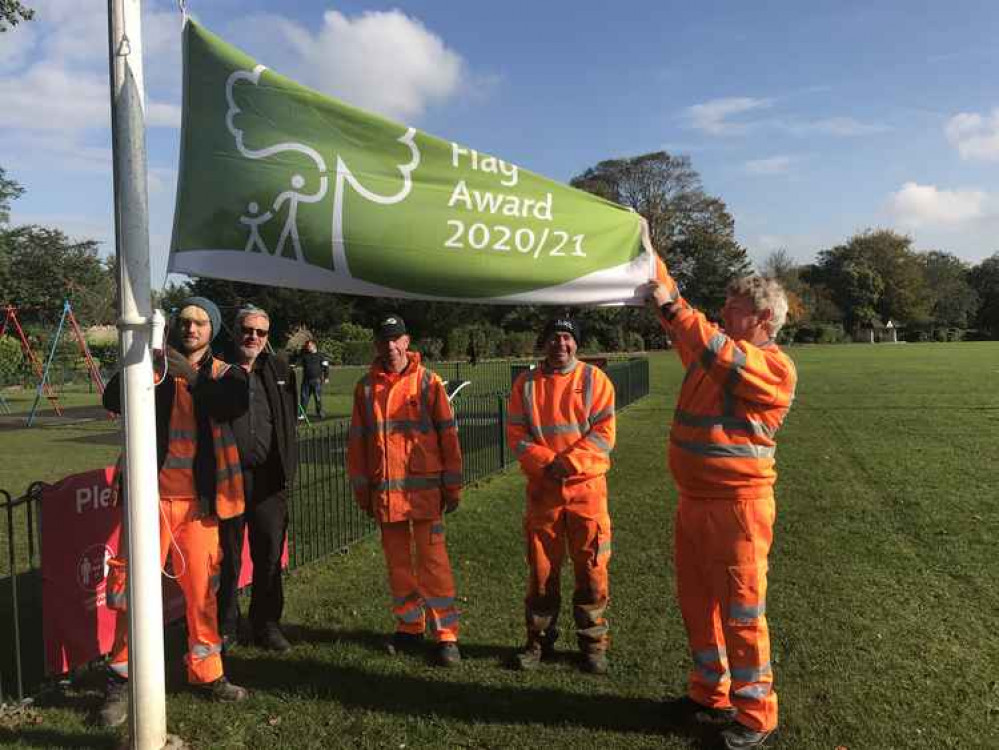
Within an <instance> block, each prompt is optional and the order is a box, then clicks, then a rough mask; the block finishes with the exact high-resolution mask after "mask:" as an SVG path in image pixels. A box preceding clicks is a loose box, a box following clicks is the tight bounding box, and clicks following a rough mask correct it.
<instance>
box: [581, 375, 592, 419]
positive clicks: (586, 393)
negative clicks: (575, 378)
mask: <svg viewBox="0 0 999 750" xmlns="http://www.w3.org/2000/svg"><path fill="white" fill-rule="evenodd" d="M591 411H593V365H583V413H584V414H586V415H587V417H586V429H587V430H588V429H590V425H591V424H592V419H591V418H590V416H589V415H590V412H591Z"/></svg>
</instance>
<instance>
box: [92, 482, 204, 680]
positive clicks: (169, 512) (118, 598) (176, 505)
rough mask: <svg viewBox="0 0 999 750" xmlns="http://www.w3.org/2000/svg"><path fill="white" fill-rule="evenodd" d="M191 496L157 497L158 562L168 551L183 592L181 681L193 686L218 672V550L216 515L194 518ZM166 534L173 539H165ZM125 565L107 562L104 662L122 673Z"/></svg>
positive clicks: (162, 562) (118, 561)
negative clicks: (111, 615)
mask: <svg viewBox="0 0 999 750" xmlns="http://www.w3.org/2000/svg"><path fill="white" fill-rule="evenodd" d="M197 513H198V500H197V498H168V499H163V500H160V567H163V566H164V565H166V561H167V556H168V555H170V557H171V559H170V562H171V567H172V568H173V575H175V576H176V577H177V583H178V584H180V588H181V591H183V592H184V606H185V610H186V615H187V656H185V657H184V661H185V662H186V663H187V681H188V682H190V683H191V684H194V685H198V684H204V683H208V682H214V681H215V680H217V679H218V678H219V677H221V676H222V675H223V670H222V639H221V638H220V637H219V628H218V610H217V606H216V600H215V596H216V593H217V591H218V587H219V572H220V564H221V562H222V552H221V549H220V546H219V527H218V519H217V518H215V516H207V517H200V518H199V517H198V515H197ZM171 538H172V540H173V541H171ZM124 571H125V564H124V560H123V559H121V558H117V559H115V560H113V561H111V562H110V571H109V575H108V606H110V607H111V608H112V609H117V610H118V617H117V619H116V620H115V633H114V643H113V644H112V646H111V654H110V662H111V663H110V667H111V670H112V671H113V672H114V673H115V674H117V675H119V676H120V677H128V612H127V611H125V606H124V601H123V600H124V592H125V576H124Z"/></svg>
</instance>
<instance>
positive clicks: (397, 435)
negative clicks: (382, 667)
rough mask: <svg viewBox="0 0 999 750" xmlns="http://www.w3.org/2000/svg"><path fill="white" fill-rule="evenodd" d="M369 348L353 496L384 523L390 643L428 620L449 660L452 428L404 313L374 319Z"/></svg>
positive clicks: (453, 630)
mask: <svg viewBox="0 0 999 750" xmlns="http://www.w3.org/2000/svg"><path fill="white" fill-rule="evenodd" d="M375 347H376V351H377V356H376V357H375V360H374V362H373V363H372V364H371V368H370V369H369V370H368V373H367V374H366V375H365V376H364V377H362V378H361V379H360V380H359V381H358V383H357V387H356V388H355V389H354V409H353V414H352V416H351V420H350V438H349V443H348V459H347V460H348V471H349V474H350V483H351V486H352V487H353V490H354V498H355V500H356V501H357V504H358V505H359V506H360V508H361V509H362V510H363V511H364V512H365V513H367V514H368V515H369V516H371V517H372V518H374V519H375V520H376V521H378V524H379V527H380V529H381V538H382V549H383V550H384V553H385V562H386V564H387V565H388V576H389V588H390V589H391V591H392V597H393V606H392V612H393V614H394V615H395V619H396V625H395V633H394V634H393V636H392V640H391V643H390V648H391V650H392V651H393V652H396V651H408V650H412V649H413V648H414V647H416V646H417V645H418V644H419V643H420V642H421V641H422V639H423V633H424V630H425V629H426V626H427V625H428V624H429V627H430V630H431V632H432V633H433V635H434V638H435V639H436V641H437V651H436V655H435V658H436V663H437V664H438V665H440V666H444V667H450V666H454V665H455V664H457V663H458V662H459V661H460V660H461V653H460V651H459V650H458V617H459V615H458V609H457V607H456V606H455V589H454V578H453V575H452V572H451V562H450V560H449V559H448V554H447V546H446V545H445V540H444V520H443V513H445V512H447V513H450V512H452V511H454V510H455V509H457V507H458V503H459V502H460V501H461V485H462V464H461V446H460V444H459V442H458V429H457V425H456V423H455V419H454V413H453V412H452V411H451V404H450V403H449V402H448V399H447V394H446V392H445V390H444V385H443V383H442V382H441V379H440V377H438V376H437V375H436V374H435V373H433V372H431V371H430V370H428V369H426V368H425V367H424V366H423V365H422V364H421V362H420V355H419V354H417V353H416V352H410V351H409V336H408V335H407V333H406V324H405V323H404V322H403V320H402V318H400V317H399V316H398V315H389V316H387V317H385V318H384V319H382V320H381V321H380V322H379V323H378V325H377V326H376V327H375ZM428 621H429V622H428Z"/></svg>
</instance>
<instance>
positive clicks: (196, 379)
mask: <svg viewBox="0 0 999 750" xmlns="http://www.w3.org/2000/svg"><path fill="white" fill-rule="evenodd" d="M220 324H221V315H220V314H219V310H218V308H217V307H216V306H215V304H214V303H213V302H211V300H207V299H205V298H204V297H189V298H188V299H186V300H184V301H183V302H182V303H181V305H180V312H179V313H178V314H177V317H176V319H175V320H174V328H173V335H172V336H171V343H172V346H170V347H167V350H166V359H167V372H166V374H165V375H164V376H163V378H162V380H161V382H159V383H158V385H157V387H156V446H157V456H158V462H159V463H158V465H159V495H160V559H161V565H165V564H166V561H167V558H168V557H169V558H170V560H171V565H172V569H173V575H175V576H176V578H177V583H178V584H180V588H181V590H182V591H183V592H184V605H185V611H186V612H185V613H186V617H187V643H188V652H187V656H186V657H185V661H186V662H187V679H188V682H190V683H191V684H192V685H194V686H196V687H197V688H198V689H199V690H200V691H201V692H202V693H204V694H205V696H206V697H210V698H212V699H214V700H219V701H240V700H243V699H245V698H246V696H247V693H246V690H244V689H243V688H241V687H239V686H238V685H233V684H232V683H231V682H229V681H228V680H227V679H226V677H225V675H224V673H223V669H222V654H221V651H222V638H221V637H220V635H219V629H218V610H217V607H216V600H215V595H216V591H217V589H218V585H219V572H220V565H221V560H222V552H221V549H220V545H219V519H220V518H222V519H224V518H231V517H233V516H238V515H240V514H241V513H242V512H243V503H244V497H243V474H242V469H241V467H240V460H239V453H238V451H237V449H236V442H235V438H234V437H233V434H232V430H231V427H230V425H229V421H230V420H232V419H233V418H235V417H237V416H239V415H241V414H243V413H244V412H245V411H246V410H247V408H248V406H249V391H248V388H247V381H246V376H245V373H244V372H243V370H242V369H241V368H239V367H230V366H229V365H227V364H225V363H224V362H222V361H221V360H219V359H216V358H215V357H213V356H212V352H211V346H210V344H211V341H212V339H214V338H215V334H216V333H217V332H218V331H219V327H220ZM174 347H176V348H174ZM104 406H105V408H106V409H108V410H109V411H112V412H120V411H121V391H120V386H119V376H118V375H115V377H114V378H112V379H111V382H109V383H108V386H107V388H106V389H105V391H104ZM127 501H128V499H127V498H126V502H127ZM109 566H110V570H109V574H108V591H107V600H108V607H109V608H111V609H116V610H118V617H117V620H116V622H115V637H114V643H113V645H112V647H111V653H110V655H109V657H108V660H109V664H108V666H109V675H108V685H107V694H106V696H105V700H104V705H103V706H102V708H101V711H100V719H101V722H102V723H103V724H105V725H107V726H116V725H118V724H122V723H124V722H125V720H126V719H127V718H128V689H127V687H128V683H127V679H128V638H127V636H128V613H127V611H126V606H127V602H126V601H125V589H126V577H125V571H126V566H127V562H126V560H125V558H124V556H121V557H119V558H114V559H112V560H110V561H109Z"/></svg>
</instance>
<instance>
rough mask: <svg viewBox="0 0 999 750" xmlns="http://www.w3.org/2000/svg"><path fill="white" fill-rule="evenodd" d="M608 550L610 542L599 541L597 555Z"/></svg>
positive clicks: (603, 553)
mask: <svg viewBox="0 0 999 750" xmlns="http://www.w3.org/2000/svg"><path fill="white" fill-rule="evenodd" d="M610 551H611V543H610V542H609V541H608V542H600V544H599V545H598V546H597V555H598V556H600V555H605V554H607V553H608V552H610Z"/></svg>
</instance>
